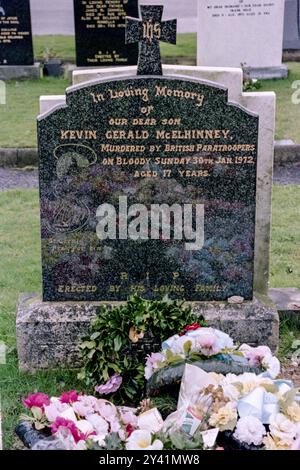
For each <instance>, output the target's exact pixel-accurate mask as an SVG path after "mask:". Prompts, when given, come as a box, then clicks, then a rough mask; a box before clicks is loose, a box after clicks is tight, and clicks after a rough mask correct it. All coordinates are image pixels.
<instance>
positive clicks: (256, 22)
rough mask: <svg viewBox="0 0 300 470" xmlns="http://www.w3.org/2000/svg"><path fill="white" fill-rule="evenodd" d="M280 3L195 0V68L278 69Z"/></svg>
mask: <svg viewBox="0 0 300 470" xmlns="http://www.w3.org/2000/svg"><path fill="white" fill-rule="evenodd" d="M283 23H284V0H198V65H202V66H212V67H215V66H217V67H240V65H241V64H245V66H247V67H252V68H264V67H278V66H280V65H281V63H282V43H283Z"/></svg>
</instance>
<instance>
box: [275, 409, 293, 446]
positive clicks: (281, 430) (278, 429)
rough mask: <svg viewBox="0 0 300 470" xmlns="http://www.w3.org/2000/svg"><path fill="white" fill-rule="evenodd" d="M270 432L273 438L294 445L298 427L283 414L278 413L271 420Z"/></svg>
mask: <svg viewBox="0 0 300 470" xmlns="http://www.w3.org/2000/svg"><path fill="white" fill-rule="evenodd" d="M270 432H271V434H272V437H275V438H278V439H280V440H281V441H283V442H286V443H292V441H293V439H294V438H295V437H296V435H297V426H296V425H295V424H294V423H293V422H292V421H290V420H289V419H288V418H286V417H285V416H284V415H283V414H282V413H277V414H275V415H272V416H271V418H270Z"/></svg>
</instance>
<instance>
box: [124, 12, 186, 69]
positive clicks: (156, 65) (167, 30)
mask: <svg viewBox="0 0 300 470" xmlns="http://www.w3.org/2000/svg"><path fill="white" fill-rule="evenodd" d="M163 10H164V7H163V6H154V5H146V6H145V5H143V6H141V16H142V20H141V21H140V20H138V19H135V18H127V19H126V44H135V43H137V42H139V61H138V75H162V65H161V55H160V46H159V42H160V41H163V42H167V43H170V44H176V32H177V20H170V21H162V16H163Z"/></svg>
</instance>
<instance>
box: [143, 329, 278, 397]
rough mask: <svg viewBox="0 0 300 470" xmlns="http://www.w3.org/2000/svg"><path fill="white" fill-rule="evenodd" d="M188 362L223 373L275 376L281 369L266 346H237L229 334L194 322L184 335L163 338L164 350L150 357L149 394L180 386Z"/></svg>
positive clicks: (147, 370)
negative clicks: (262, 373) (263, 373)
mask: <svg viewBox="0 0 300 470" xmlns="http://www.w3.org/2000/svg"><path fill="white" fill-rule="evenodd" d="M187 363H188V364H194V365H195V366H197V367H200V368H201V369H203V370H205V371H207V372H216V373H220V374H227V373H234V374H236V375H239V374H242V373H244V372H253V373H255V374H260V373H261V372H263V371H268V373H269V374H270V376H271V377H276V376H277V375H278V373H279V371H280V364H279V361H278V359H277V358H276V357H274V356H273V355H272V353H271V350H270V349H269V348H268V347H267V346H259V347H257V348H252V347H251V346H248V345H246V344H243V345H242V346H240V347H238V346H236V345H234V342H233V340H232V338H230V336H229V335H227V334H226V333H223V332H222V331H220V330H217V329H214V328H205V327H201V326H200V325H198V324H197V323H195V324H193V325H190V326H188V327H186V329H185V330H184V332H183V333H182V334H180V335H175V336H172V337H171V338H169V339H168V340H166V341H164V342H163V344H162V350H161V352H159V353H153V354H151V355H149V356H148V358H147V362H146V367H145V378H146V379H147V381H148V383H147V394H148V395H149V396H155V395H158V394H159V393H161V392H162V391H163V390H166V389H170V388H171V387H173V386H174V384H175V385H176V384H177V385H180V382H181V379H182V375H183V372H184V369H185V365H186V364H187ZM175 388H176V387H175ZM177 389H178V387H177ZM175 393H178V390H175Z"/></svg>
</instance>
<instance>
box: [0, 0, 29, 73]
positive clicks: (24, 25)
mask: <svg viewBox="0 0 300 470" xmlns="http://www.w3.org/2000/svg"><path fill="white" fill-rule="evenodd" d="M1 65H9V66H10V65H33V46H32V33H31V16H30V1H29V0H0V66H1Z"/></svg>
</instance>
